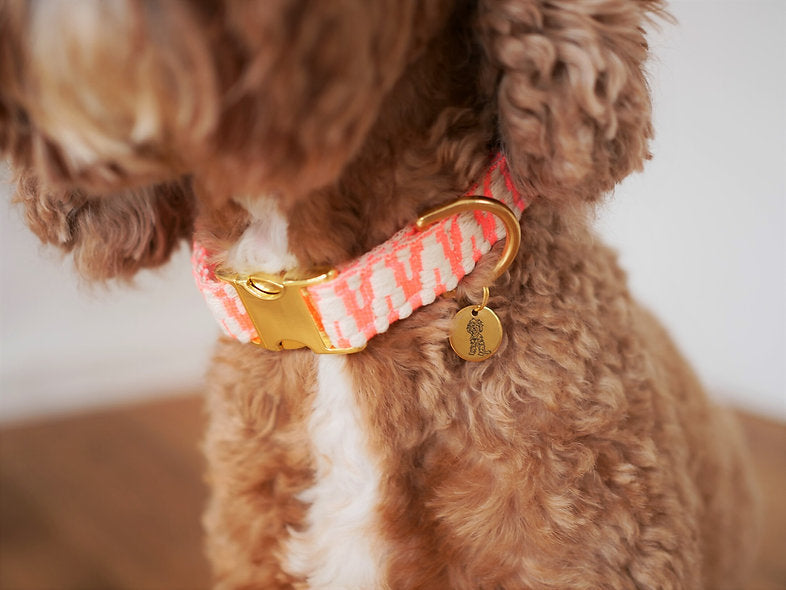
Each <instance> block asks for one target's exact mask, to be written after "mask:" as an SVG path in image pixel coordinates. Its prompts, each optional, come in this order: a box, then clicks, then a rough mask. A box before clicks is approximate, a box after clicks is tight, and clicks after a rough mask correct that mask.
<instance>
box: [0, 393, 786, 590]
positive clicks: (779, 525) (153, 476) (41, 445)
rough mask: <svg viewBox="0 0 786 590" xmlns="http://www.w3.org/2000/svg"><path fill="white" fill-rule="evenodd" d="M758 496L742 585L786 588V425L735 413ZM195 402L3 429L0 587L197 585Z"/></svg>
mask: <svg viewBox="0 0 786 590" xmlns="http://www.w3.org/2000/svg"><path fill="white" fill-rule="evenodd" d="M740 417H741V419H742V422H743V426H744V427H745V431H746V433H747V435H748V438H749V440H750V442H751V445H752V447H753V455H754V462H755V465H756V468H757V471H758V474H759V479H760V483H761V488H762V492H763V495H764V500H765V515H766V517H765V526H766V529H765V537H764V540H763V543H762V552H761V557H760V560H759V565H758V567H757V571H756V576H755V578H754V580H753V581H752V582H751V584H750V585H749V586H748V590H776V589H779V590H783V589H786V561H784V559H783V556H784V555H786V425H784V424H779V423H775V422H771V421H769V420H766V419H763V418H759V417H755V416H750V415H746V414H740ZM203 424H204V417H203V415H202V410H201V399H200V398H199V396H196V395H189V396H184V397H180V398H175V399H169V400H166V401H160V402H155V403H146V404H143V405H136V406H129V407H125V408H120V409H116V410H111V411H104V412H98V413H93V414H86V415H80V416H74V417H70V418H64V419H59V420H54V421H48V422H40V423H33V424H26V425H18V426H13V427H6V428H5V429H3V431H2V432H0V589H2V590H77V589H78V590H98V589H101V590H115V589H123V590H125V589H128V590H148V589H149V590H179V589H182V590H200V589H205V588H208V587H209V585H210V584H209V574H208V568H207V565H206V563H205V560H204V557H203V556H202V552H201V544H202V539H201V535H202V533H201V529H200V525H199V519H200V513H201V511H202V507H203V505H204V502H205V498H206V489H205V487H204V484H203V483H202V470H203V465H202V459H201V457H200V454H199V450H198V445H199V440H200V436H201V431H202V428H203Z"/></svg>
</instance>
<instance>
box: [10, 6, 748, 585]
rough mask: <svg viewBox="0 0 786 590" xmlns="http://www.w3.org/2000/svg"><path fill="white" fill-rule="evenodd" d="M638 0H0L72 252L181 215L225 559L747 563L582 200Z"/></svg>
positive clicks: (704, 405)
mask: <svg viewBox="0 0 786 590" xmlns="http://www.w3.org/2000/svg"><path fill="white" fill-rule="evenodd" d="M664 15H665V9H664V7H663V6H662V4H661V2H660V1H659V0H591V1H590V0H587V1H577V2H567V1H552V0H450V1H448V0H429V1H417V0H373V1H369V0H363V1H362V0H335V1H331V2H316V1H306V0H270V1H268V2H248V1H245V0H201V1H199V2H179V1H176V0H80V1H77V2H74V1H71V0H48V1H47V2H31V1H25V0H2V1H0V152H1V153H2V154H3V156H4V157H6V158H7V159H9V160H10V162H11V165H12V168H13V169H14V171H15V175H16V176H15V178H16V182H17V187H18V188H17V193H16V199H17V200H18V201H19V202H20V203H21V204H22V206H23V207H24V209H25V213H26V221H27V223H28V225H29V226H30V228H31V229H32V230H33V231H34V232H35V233H36V234H37V235H38V236H39V237H40V238H41V240H42V241H43V242H45V243H48V244H53V245H55V246H57V247H59V248H61V249H63V250H65V251H68V252H71V253H73V259H74V262H75V266H76V268H77V269H78V271H79V272H80V273H81V274H82V275H84V276H85V277H87V278H89V279H94V280H106V279H110V278H119V279H121V280H128V279H130V278H131V277H132V276H133V275H134V273H135V272H137V271H138V270H139V269H142V268H147V267H155V266H158V265H161V264H163V263H164V262H165V261H166V260H167V259H168V258H169V256H170V254H171V252H172V251H173V250H174V249H176V248H177V247H178V246H179V245H180V244H182V243H184V242H185V243H187V244H192V247H193V252H194V269H195V276H196V278H197V282H198V284H199V286H200V288H201V289H202V290H203V292H204V293H205V296H206V300H207V302H208V304H209V305H210V307H211V309H212V310H213V311H214V312H215V313H216V315H217V318H218V319H219V321H220V322H221V323H222V326H223V328H224V330H225V332H226V333H227V336H224V337H222V338H221V340H220V341H219V343H218V344H217V347H216V350H215V355H214V359H213V362H212V366H211V368H210V370H209V374H208V384H207V397H206V406H207V410H208V414H209V425H208V428H207V433H206V436H205V442H204V450H205V453H206V456H207V460H208V474H207V478H208V481H209V484H210V487H211V499H210V501H209V506H208V507H207V510H206V515H205V519H204V522H205V528H206V531H207V532H206V545H207V552H208V555H209V557H210V560H211V563H212V565H213V569H214V572H215V587H216V588H221V589H229V588H244V589H249V588H265V589H269V588H324V589H338V588H353V589H355V588H357V589H361V588H362V589H368V588H391V589H394V588H402V589H415V588H423V589H442V588H451V589H465V588H466V589H469V588H472V589H506V590H510V589H529V590H536V589H556V588H559V589H566V588H571V589H598V588H620V589H621V588H673V589H677V588H683V589H699V588H706V589H713V590H715V589H721V588H739V587H740V585H741V584H742V580H743V578H744V575H745V571H746V569H747V568H748V566H749V564H750V562H751V559H752V553H753V547H754V546H755V537H756V517H755V501H754V496H755V494H754V490H753V487H752V485H751V477H750V474H749V472H748V464H747V461H746V458H745V450H744V447H743V445H742V444H741V441H740V438H739V435H738V434H737V430H736V427H735V425H734V424H733V422H732V421H731V419H730V417H729V416H728V415H727V414H726V413H725V412H724V411H722V410H721V409H719V408H716V407H715V406H713V404H712V403H711V402H710V401H708V399H707V397H706V396H705V394H704V393H703V391H702V388H701V385H700V384H699V382H698V380H697V379H696V377H695V376H694V374H693V373H692V371H691V369H690V367H689V366H688V365H687V364H686V362H685V361H684V360H683V359H682V357H681V356H680V354H679V352H678V351H677V349H676V348H675V346H674V345H673V344H672V342H671V341H670V340H669V337H668V335H667V334H666V332H665V331H664V330H663V329H662V328H661V327H660V325H659V324H658V323H657V321H656V320H655V319H654V318H653V317H652V316H651V315H650V314H649V313H648V312H647V311H646V310H644V309H643V308H642V307H640V306H639V305H638V304H637V303H636V302H635V301H634V300H633V299H632V298H631V295H630V293H629V292H628V289H627V286H626V279H625V275H624V273H623V271H622V270H621V269H620V268H619V266H618V264H617V261H616V257H615V255H614V253H613V252H612V251H610V250H609V249H608V248H607V247H605V246H604V245H603V244H601V243H600V241H599V240H598V239H597V237H596V236H595V235H594V233H593V231H592V228H591V219H592V212H593V210H594V206H595V204H596V203H598V202H599V201H600V200H601V199H602V198H603V196H604V195H605V194H607V193H608V192H609V191H610V190H611V189H612V188H613V187H614V186H615V184H616V183H618V182H619V181H620V180H622V179H623V178H624V177H626V176H627V175H628V174H629V173H631V172H633V171H635V170H639V169H641V167H642V166H643V163H644V161H645V160H647V159H648V158H649V157H650V154H649V150H648V142H649V139H650V138H651V135H652V126H651V105H650V98H649V93H648V88H647V82H646V78H645V73H644V67H645V62H646V59H647V54H648V47H647V43H646V39H645V32H644V31H645V28H646V27H647V26H649V25H650V24H651V22H652V21H653V20H657V19H660V18H662V17H663V16H664Z"/></svg>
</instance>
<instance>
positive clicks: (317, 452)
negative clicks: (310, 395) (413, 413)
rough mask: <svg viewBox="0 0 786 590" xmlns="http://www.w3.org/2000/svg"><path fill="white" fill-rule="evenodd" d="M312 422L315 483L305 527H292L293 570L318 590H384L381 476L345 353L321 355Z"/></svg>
mask: <svg viewBox="0 0 786 590" xmlns="http://www.w3.org/2000/svg"><path fill="white" fill-rule="evenodd" d="M318 363H319V373H318V374H319V385H318V387H317V395H316V398H315V400H314V406H313V412H312V414H311V419H310V420H309V431H310V435H311V442H312V448H313V452H314V460H315V466H316V482H315V484H314V486H313V487H311V488H310V489H308V490H306V491H305V492H304V493H303V494H302V496H301V499H302V500H303V501H305V502H308V503H309V504H310V505H311V508H310V509H309V512H308V516H307V518H306V529H305V530H304V531H302V532H294V531H293V532H292V537H291V539H290V541H289V543H288V547H287V548H288V557H287V569H288V570H289V571H290V572H291V573H293V574H296V575H299V576H303V577H305V578H306V579H307V580H308V582H309V587H310V588H312V589H326V590H327V589H337V588H342V589H346V590H350V589H358V590H359V589H368V588H379V587H380V584H379V583H378V575H379V572H380V571H381V565H382V561H383V559H384V553H383V551H382V546H381V540H380V539H379V538H378V536H377V534H376V531H377V530H379V527H378V525H377V517H376V514H377V512H376V510H377V505H378V499H379V481H380V474H379V469H378V467H377V465H376V464H375V462H374V460H373V458H372V457H371V456H370V455H369V453H368V451H367V449H368V441H367V439H366V435H365V431H364V429H363V428H362V423H361V420H360V416H359V412H358V408H357V404H356V403H355V395H354V392H353V390H352V386H351V382H350V380H349V379H348V377H347V375H346V373H345V360H344V358H343V357H341V356H333V355H321V356H319V357H318Z"/></svg>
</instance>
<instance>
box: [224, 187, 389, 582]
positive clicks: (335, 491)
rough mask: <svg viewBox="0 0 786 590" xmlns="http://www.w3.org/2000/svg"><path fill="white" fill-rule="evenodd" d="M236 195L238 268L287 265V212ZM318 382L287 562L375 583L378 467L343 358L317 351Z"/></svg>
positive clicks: (234, 262)
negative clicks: (241, 226)
mask: <svg viewBox="0 0 786 590" xmlns="http://www.w3.org/2000/svg"><path fill="white" fill-rule="evenodd" d="M239 202H240V203H241V204H242V205H243V206H244V207H245V208H246V209H247V210H248V211H249V213H251V215H252V217H253V218H254V221H253V222H252V224H251V225H250V226H249V228H248V229H247V230H246V231H245V232H244V234H243V236H242V237H241V239H240V240H239V241H238V242H237V244H236V245H235V247H234V248H233V249H232V250H231V251H230V252H229V253H228V262H229V264H230V266H231V267H232V268H234V269H236V270H238V271H247V272H248V271H255V270H256V271H265V272H277V271H279V270H282V269H287V268H292V267H293V266H294V264H295V263H296V260H295V257H294V256H293V255H292V254H291V253H290V252H289V247H288V242H287V224H286V219H285V218H284V217H283V216H282V215H281V213H280V212H279V210H278V208H277V206H276V204H275V202H274V201H273V200H272V199H264V198H256V199H253V200H252V199H243V200H239ZM317 362H318V385H317V391H316V396H315V397H314V403H313V407H312V413H311V417H310V419H309V422H308V429H309V435H310V439H311V449H312V453H313V456H314V464H315V470H316V473H315V482H314V485H313V486H312V487H311V488H309V489H308V490H306V491H305V492H303V493H302V495H301V497H300V499H301V500H303V501H304V502H306V503H308V504H309V505H310V508H309V510H308V513H307V515H306V519H305V523H304V525H305V527H304V529H303V530H302V531H290V535H291V537H290V539H289V540H288V542H287V543H286V546H285V557H284V561H285V563H284V567H285V569H286V570H287V571H289V572H290V573H292V574H293V575H297V576H299V577H303V578H305V579H306V580H307V581H308V586H309V588H311V589H312V590H317V589H325V590H327V589H330V590H336V589H339V588H340V589H342V590H354V589H358V590H360V589H363V590H366V589H369V588H379V587H380V586H381V585H380V583H379V576H380V572H381V571H382V564H383V561H384V550H383V549H384V548H383V545H382V542H381V540H380V539H379V536H378V534H377V533H376V531H378V530H379V526H378V522H377V506H378V503H379V482H380V470H379V468H378V465H377V464H376V462H375V461H374V458H373V456H372V455H371V454H370V452H369V445H368V440H367V436H366V434H365V433H366V431H365V429H364V428H363V425H362V420H361V416H360V412H359V409H358V407H357V403H356V399H355V393H354V391H353V388H352V383H351V380H350V379H349V376H348V375H347V373H346V370H345V364H346V363H345V359H344V357H342V356H338V355H320V356H318V357H317Z"/></svg>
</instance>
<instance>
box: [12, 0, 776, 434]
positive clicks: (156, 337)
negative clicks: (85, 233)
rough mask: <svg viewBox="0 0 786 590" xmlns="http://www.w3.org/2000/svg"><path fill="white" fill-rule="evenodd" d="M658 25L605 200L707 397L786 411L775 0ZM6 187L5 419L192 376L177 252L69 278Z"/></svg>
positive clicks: (171, 386) (691, 8)
mask: <svg viewBox="0 0 786 590" xmlns="http://www.w3.org/2000/svg"><path fill="white" fill-rule="evenodd" d="M672 12H673V13H674V15H675V16H676V17H677V18H678V20H679V25H678V26H676V27H674V26H671V25H664V26H663V30H662V31H661V32H660V33H656V34H654V35H653V37H652V39H651V40H652V47H653V53H654V54H655V58H654V60H653V62H652V65H651V67H650V70H651V73H652V76H651V79H652V85H653V88H654V100H655V121H656V129H657V138H656V140H655V143H654V145H653V151H654V154H655V159H654V160H653V161H652V162H650V163H649V164H648V166H647V168H646V170H645V172H644V173H643V174H640V175H636V176H634V177H632V178H630V179H628V180H627V181H626V182H625V183H624V184H623V185H622V186H621V187H620V188H619V189H618V190H617V191H616V194H615V196H614V199H613V200H611V201H610V203H609V205H607V206H605V207H604V208H602V210H600V211H599V214H598V217H599V228H600V230H601V231H602V233H603V234H604V235H605V237H606V239H607V240H608V241H609V242H610V243H611V244H613V245H614V246H616V247H617V248H618V249H619V250H620V252H621V256H622V262H623V265H624V266H625V267H626V268H627V269H628V270H629V273H630V279H631V284H632V287H633V290H634V292H635V293H636V294H637V295H638V296H639V297H640V298H641V299H642V300H643V301H644V302H645V303H647V304H648V305H649V306H650V307H651V308H653V309H654V310H655V311H656V312H657V313H658V315H660V317H661V318H662V319H663V320H664V321H665V323H666V324H667V326H668V327H669V328H670V329H671V331H672V333H673V334H674V336H675V338H676V339H677V341H678V343H679V344H680V345H681V347H682V348H683V350H684V351H685V353H686V354H687V356H688V357H689V358H690V359H691V361H692V362H693V363H694V364H695V365H696V367H697V370H698V372H699V374H700V376H701V377H702V379H703V380H704V382H705V383H706V384H707V386H708V387H709V389H710V391H712V392H713V394H714V395H716V396H719V397H722V398H724V399H726V400H729V401H730V402H731V403H733V404H735V405H737V406H742V407H745V408H748V409H752V410H754V411H758V412H761V413H765V414H769V415H773V416H777V417H780V418H783V419H786V369H785V367H786V243H785V242H784V230H785V229H786V205H785V202H786V41H785V40H784V39H785V37H784V30H786V2H784V1H783V0H777V1H769V2H767V1H762V0H745V1H739V2H731V1H720V0H716V1H682V2H675V3H673V5H672ZM7 192H9V191H8V187H7V186H1V187H0V193H2V195H0V200H2V203H0V248H2V250H0V421H8V420H15V419H19V418H24V417H30V416H34V415H39V414H43V413H52V412H62V411H71V410H76V409H80V408H84V407H87V406H93V405H97V404H108V403H117V402H120V401H124V400H131V399H137V398H139V397H141V396H149V395H151V394H159V393H162V392H178V391H183V390H187V389H189V388H197V387H199V383H200V381H201V378H202V374H203V371H204V368H205V365H206V362H207V359H208V357H209V354H210V348H211V342H212V341H213V339H214V337H215V334H216V332H217V330H216V328H215V327H214V325H213V323H212V319H211V318H210V317H209V314H208V312H207V309H206V307H205V306H204V305H203V303H202V301H201V296H200V295H199V293H197V291H196V289H195V288H194V287H193V283H192V279H191V275H190V267H189V263H188V255H187V253H186V252H184V251H183V252H180V254H179V255H178V256H177V257H176V258H175V259H174V260H173V262H172V263H171V264H170V265H169V266H168V267H166V268H165V269H163V270H161V271H157V272H150V273H144V274H143V276H141V277H140V278H139V280H138V281H137V286H136V288H134V289H129V288H127V287H123V286H112V287H110V288H108V289H105V288H101V287H98V288H95V287H93V288H91V287H89V286H86V285H80V284H79V283H78V281H77V280H76V279H75V277H74V273H73V272H72V269H71V262H70V260H68V259H65V260H64V259H62V258H61V257H60V256H59V255H58V254H57V253H56V252H53V251H52V250H49V249H44V248H42V247H41V246H39V245H38V244H37V242H36V240H35V238H33V237H32V236H31V235H30V234H29V232H27V231H26V230H24V228H23V227H22V222H21V214H20V211H19V210H18V209H17V208H13V207H11V206H9V205H8V198H6V195H5V193H7Z"/></svg>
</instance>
